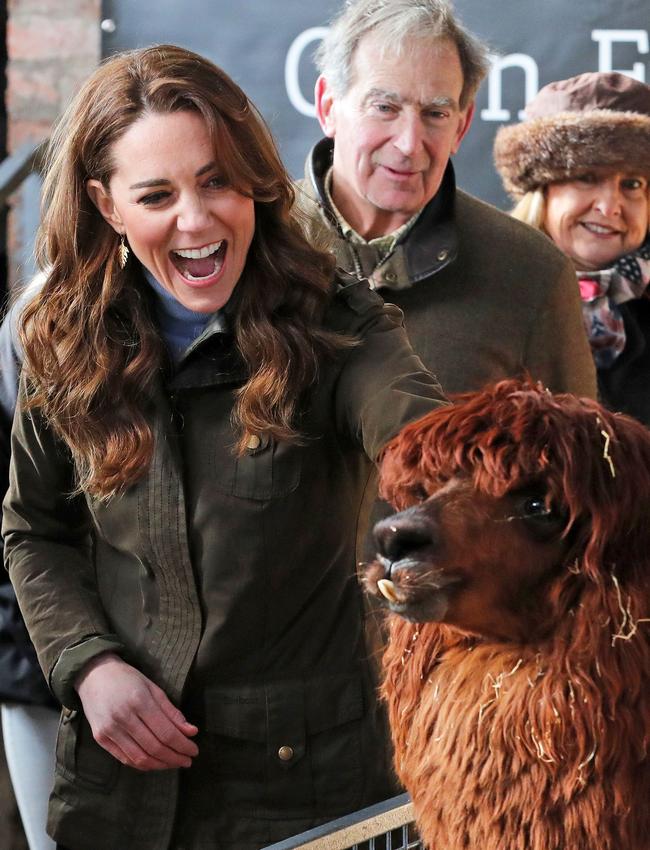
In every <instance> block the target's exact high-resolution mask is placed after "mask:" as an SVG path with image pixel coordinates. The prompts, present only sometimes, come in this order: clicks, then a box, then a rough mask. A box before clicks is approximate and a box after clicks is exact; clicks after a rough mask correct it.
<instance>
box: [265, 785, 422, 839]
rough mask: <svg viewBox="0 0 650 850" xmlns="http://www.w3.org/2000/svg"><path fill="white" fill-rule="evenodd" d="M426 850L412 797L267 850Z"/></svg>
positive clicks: (377, 806) (355, 814)
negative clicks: (298, 849)
mask: <svg viewBox="0 0 650 850" xmlns="http://www.w3.org/2000/svg"><path fill="white" fill-rule="evenodd" d="M296 848H304V850H422V842H421V840H420V838H419V836H418V835H417V832H416V830H415V826H414V823H413V804H412V803H411V801H410V798H409V796H408V794H401V795H400V796H399V797H393V798H392V799H390V800H384V802H382V803H377V804H375V805H374V806H369V807H368V808H367V809H361V810H360V811H358V812H353V813H352V814H350V815H346V816H345V817H342V818H338V819H337V820H334V821H331V823H326V824H323V825H322V826H317V827H315V828H314V829H310V830H308V831H307V832H303V833H301V834H300V835H296V836H294V837H293V838H287V839H286V840H285V841H279V842H278V843H277V844H271V845H269V846H268V847H266V848H264V850H296Z"/></svg>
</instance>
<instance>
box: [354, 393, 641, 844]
mask: <svg viewBox="0 0 650 850" xmlns="http://www.w3.org/2000/svg"><path fill="white" fill-rule="evenodd" d="M382 492H383V495H384V497H385V498H387V499H388V500H389V501H390V502H391V503H392V504H393V505H394V506H395V507H396V508H397V509H398V510H400V511H401V513H398V514H396V515H394V516H392V517H389V518H388V519H387V520H384V521H383V522H381V523H379V524H378V525H377V526H376V529H375V534H376V538H377V543H378V548H379V555H378V560H377V561H376V562H375V563H374V564H372V565H371V566H370V567H369V568H368V570H367V573H366V581H367V585H368V588H369V590H370V592H371V593H374V594H375V595H378V596H379V594H380V593H381V592H383V594H384V595H385V596H386V597H387V598H388V602H387V604H388V605H389V607H390V608H391V609H392V610H393V611H394V612H395V613H397V614H399V615H401V616H391V618H390V620H391V622H390V641H389V645H388V648H387V650H386V653H385V657H384V664H385V681H384V686H383V687H384V695H385V698H386V700H387V702H388V707H389V714H390V722H391V728H392V735H393V740H394V745H395V753H396V755H395V764H396V769H397V772H398V774H399V777H400V779H401V780H402V781H403V783H404V785H405V787H406V788H407V790H408V791H409V793H410V794H411V797H412V799H413V803H414V807H415V813H416V819H417V821H418V825H419V828H420V831H421V834H422V837H423V840H424V842H425V844H426V845H427V846H428V847H429V848H431V850H461V848H462V850H466V848H468V850H642V848H643V850H647V848H650V814H649V812H650V754H649V752H648V749H649V744H650V634H649V633H650V622H649V620H648V618H649V617H650V604H649V603H650V432H648V431H647V430H646V429H645V428H644V427H643V426H642V425H640V424H638V423H637V422H635V421H633V420H632V419H630V418H627V417H625V416H620V415H614V414H612V413H609V412H607V411H605V410H604V409H603V408H602V407H600V406H599V405H598V404H596V403H595V402H592V401H589V400H586V399H577V398H574V397H572V396H568V395H565V396H553V395H551V394H550V393H549V392H548V391H546V390H543V389H541V388H539V387H537V386H535V385H534V384H532V383H529V382H523V383H522V382H517V381H503V382H501V383H499V384H497V385H495V386H494V387H492V388H489V389H486V390H485V391H483V392H481V393H476V394H467V395H464V396H461V397H460V398H459V399H458V401H457V403H456V404H455V405H453V406H450V407H447V408H443V409H439V410H437V411H435V412H433V413H431V414H430V415H428V416H427V417H425V418H423V419H422V420H420V421H418V422H415V423H413V424H412V425H410V426H408V427H407V428H406V429H404V431H402V433H401V434H400V435H398V437H397V438H396V439H395V440H394V441H393V442H392V443H391V444H390V445H389V447H388V449H387V451H386V453H385V456H384V460H383V464H382ZM404 618H406V619H404ZM409 621H410V622H409Z"/></svg>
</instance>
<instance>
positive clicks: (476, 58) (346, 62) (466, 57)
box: [314, 0, 489, 108]
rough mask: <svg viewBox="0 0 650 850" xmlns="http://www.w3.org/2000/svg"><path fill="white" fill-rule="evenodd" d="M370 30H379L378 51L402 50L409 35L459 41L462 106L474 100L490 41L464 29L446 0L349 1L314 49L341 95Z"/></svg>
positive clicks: (319, 64) (486, 63) (322, 70)
mask: <svg viewBox="0 0 650 850" xmlns="http://www.w3.org/2000/svg"><path fill="white" fill-rule="evenodd" d="M369 32H375V33H377V34H378V35H379V38H380V51H382V52H384V51H390V52H396V53H397V54H398V55H399V54H400V52H402V51H403V49H404V45H405V43H406V42H407V41H408V40H410V39H411V38H418V39H426V40H430V41H432V42H435V41H440V40H442V39H444V40H448V41H451V42H452V43H453V44H455V45H456V48H457V50H458V55H459V58H460V64H461V68H462V70H463V90H462V92H461V96H460V106H461V108H464V107H465V106H467V105H468V104H469V103H471V101H472V100H473V99H474V96H475V95H476V91H477V89H478V87H479V86H480V84H481V81H482V80H483V78H484V77H485V75H486V74H487V72H488V69H489V59H488V49H487V46H486V45H485V44H483V43H482V42H481V41H480V40H479V39H478V38H477V37H476V36H474V35H472V33H470V32H469V31H468V30H467V29H465V27H464V26H463V25H462V23H461V22H460V21H459V20H458V18H457V17H456V16H455V15H454V11H453V9H452V7H451V5H450V3H448V2H446V0H347V2H346V3H345V6H344V7H343V9H342V10H341V12H340V13H339V14H338V15H337V16H336V17H335V18H334V20H333V21H332V23H331V25H330V28H329V31H328V33H327V35H326V36H325V38H324V39H323V41H322V42H321V44H320V46H319V47H318V49H317V50H316V53H315V54H314V59H315V62H316V65H317V67H318V70H319V71H320V73H321V74H323V76H324V77H325V78H326V79H327V82H328V84H329V85H330V87H331V89H332V91H333V92H334V94H335V95H337V96H338V97H342V96H343V95H344V94H345V93H346V92H347V91H348V89H349V87H350V85H351V84H352V60H353V58H354V52H355V50H356V49H357V46H358V44H359V42H360V41H361V39H362V38H363V37H364V36H365V35H366V34H367V33H369ZM379 59H380V57H378V61H379Z"/></svg>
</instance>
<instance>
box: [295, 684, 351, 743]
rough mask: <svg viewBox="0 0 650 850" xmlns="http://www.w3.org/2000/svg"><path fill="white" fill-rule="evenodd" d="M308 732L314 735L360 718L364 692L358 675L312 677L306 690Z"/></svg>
mask: <svg viewBox="0 0 650 850" xmlns="http://www.w3.org/2000/svg"><path fill="white" fill-rule="evenodd" d="M306 703H307V733H308V734H309V735H315V734H316V733H318V732H323V731H325V730H326V729H333V728H334V727H336V726H342V725H343V724H344V723H349V722H351V721H353V720H359V719H360V718H361V717H363V691H362V687H361V680H360V678H358V677H357V676H349V677H343V676H331V677H322V678H319V679H315V680H313V681H312V682H310V686H309V688H308V689H307V699H306Z"/></svg>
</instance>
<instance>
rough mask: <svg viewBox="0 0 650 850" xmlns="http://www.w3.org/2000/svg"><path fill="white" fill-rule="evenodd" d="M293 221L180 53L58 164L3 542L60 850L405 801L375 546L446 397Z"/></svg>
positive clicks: (204, 838) (257, 142)
mask: <svg viewBox="0 0 650 850" xmlns="http://www.w3.org/2000/svg"><path fill="white" fill-rule="evenodd" d="M292 202H293V195H292V190H291V183H290V180H289V178H288V176H287V174H286V173H285V171H284V169H283V168H282V165H281V163H280V161H279V159H278V156H277V153H276V150H275V148H274V145H273V142H272V141H271V138H270V136H269V134H268V131H267V129H266V128H265V126H264V124H263V122H262V120H261V119H260V117H259V116H258V114H257V113H256V111H255V109H254V107H253V106H252V104H251V103H250V102H249V101H248V99H247V98H246V96H245V95H244V94H243V93H242V91H241V90H240V89H239V88H238V87H237V86H236V85H235V84H234V83H233V82H232V80H230V79H229V78H228V77H227V76H226V75H225V74H224V73H223V72H222V71H221V70H219V69H218V68H217V67H215V66H214V65H212V64H211V63H209V62H207V61H206V60H204V59H202V58H201V57H199V56H197V55H195V54H192V53H189V52H188V51H185V50H182V49H180V48H176V47H171V46H163V47H156V48H149V49H144V50H139V51H134V52H131V53H127V54H123V55H119V56H117V57H114V58H112V59H110V60H109V61H107V62H106V63H105V64H104V65H103V66H102V67H100V68H99V69H98V70H97V71H96V72H95V73H94V74H93V75H92V77H91V78H90V79H89V80H88V82H87V83H86V85H85V86H84V87H83V89H82V90H81V92H80V93H79V95H78V97H77V98H76V99H75V101H74V102H73V104H72V105H71V107H70V109H69V110H68V112H67V114H66V115H65V116H64V118H63V119H62V122H61V124H60V126H59V127H58V130H57V132H56V134H55V136H54V138H53V143H52V150H51V156H50V164H49V171H48V175H47V179H46V183H45V190H44V222H43V228H42V246H41V247H42V260H43V263H44V267H46V268H47V280H46V282H45V285H44V287H43V289H42V290H41V292H40V294H39V295H37V296H36V297H35V298H34V300H33V301H31V302H30V304H29V305H28V307H27V308H26V310H25V312H24V314H23V324H22V335H23V346H24V351H25V357H26V361H25V363H26V368H25V374H24V377H23V401H22V404H21V405H20V407H19V409H18V412H17V415H16V419H15V422H14V430H13V439H12V470H11V481H10V489H9V493H8V496H7V499H6V501H5V514H4V533H5V551H6V556H7V563H8V566H9V570H10V574H11V577H12V580H13V582H14V584H15V587H16V592H17V595H18V598H19V600H20V604H21V607H22V609H23V612H24V615H25V619H26V622H27V624H28V626H29V628H30V631H31V636H32V639H33V641H34V644H35V645H36V648H37V650H38V653H39V658H40V661H41V664H42V667H43V669H44V671H45V674H46V676H47V679H48V681H49V683H50V686H51V688H52V690H53V691H54V693H55V695H56V696H57V697H58V699H59V700H60V701H61V703H62V704H63V706H64V707H65V708H64V713H63V716H62V721H61V726H60V731H59V740H58V743H57V762H56V773H55V784H54V792H53V795H52V798H51V805H50V816H49V830H50V832H51V834H52V835H53V836H54V837H55V839H56V840H57V841H58V842H59V846H61V847H65V848H69V850H91V848H92V850H115V848H116V847H119V848H121V850H136V848H137V850H167V848H177V850H180V848H184V850H199V849H200V848H201V850H202V848H208V847H209V848H211V850H214V848H218V847H224V848H233V847H237V848H238V850H252V848H259V847H262V846H264V845H266V844H268V843H270V842H272V841H277V840H280V839H281V838H283V837H286V836H288V835H290V834H292V833H297V832H300V831H301V830H303V829H306V828H307V827H309V826H312V825H314V824H316V823H319V822H322V821H325V820H328V819H330V818H333V817H336V816H337V815H341V814H342V813H345V812H348V811H350V810H352V809H354V808H357V807H359V806H363V805H366V804H369V803H371V802H373V801H377V800H379V799H382V798H383V797H385V796H388V795H390V793H391V791H392V786H391V778H390V770H389V767H388V765H387V759H386V752H385V741H384V738H383V731H382V725H381V720H380V713H379V712H378V709H377V705H376V702H375V699H374V684H373V676H372V670H371V668H370V665H369V663H368V660H367V658H368V656H367V652H366V648H365V646H364V637H363V623H362V603H361V599H360V592H359V588H358V586H357V582H356V580H355V543H356V538H357V534H358V532H359V528H358V526H359V524H360V522H361V520H360V517H362V516H363V514H364V512H363V511H362V510H361V507H362V502H363V498H364V492H365V489H366V486H367V485H368V483H369V481H371V480H372V468H373V461H374V460H375V459H376V458H377V456H378V454H379V453H380V451H381V449H382V447H383V445H384V443H385V442H386V441H387V440H388V439H389V438H390V437H391V436H392V435H393V434H395V433H396V431H397V430H398V429H399V428H400V426H401V425H402V424H404V423H405V422H406V421H408V420H410V419H413V418H415V417H417V416H419V415H421V414H423V413H424V412H425V411H427V410H429V409H431V408H432V407H435V406H437V405H439V404H441V403H443V397H442V394H441V391H440V387H439V386H438V384H437V382H436V381H435V379H434V378H432V377H431V376H430V375H429V374H428V373H427V372H425V371H424V370H423V367H422V365H421V363H420V361H419V360H418V359H417V358H416V357H415V356H414V355H413V353H412V351H411V349H410V347H409V345H408V342H407V340H406V337H405V335H404V331H403V329H402V327H401V324H400V321H399V315H396V311H395V310H394V309H393V308H390V307H386V306H384V304H383V302H382V301H381V299H380V298H379V297H378V296H375V295H374V294H373V293H371V292H370V290H369V289H368V288H367V286H366V285H365V284H363V283H358V282H352V283H351V284H350V285H347V286H344V285H342V282H341V281H340V280H338V279H337V278H336V277H335V275H334V270H333V263H332V261H331V259H330V257H329V255H325V254H321V253H320V252H318V251H315V250H314V249H312V248H311V247H310V246H309V245H308V244H307V243H306V242H305V241H304V239H303V237H302V236H301V228H300V226H299V225H298V224H297V223H296V222H294V221H293V218H292V213H291V209H292Z"/></svg>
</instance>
